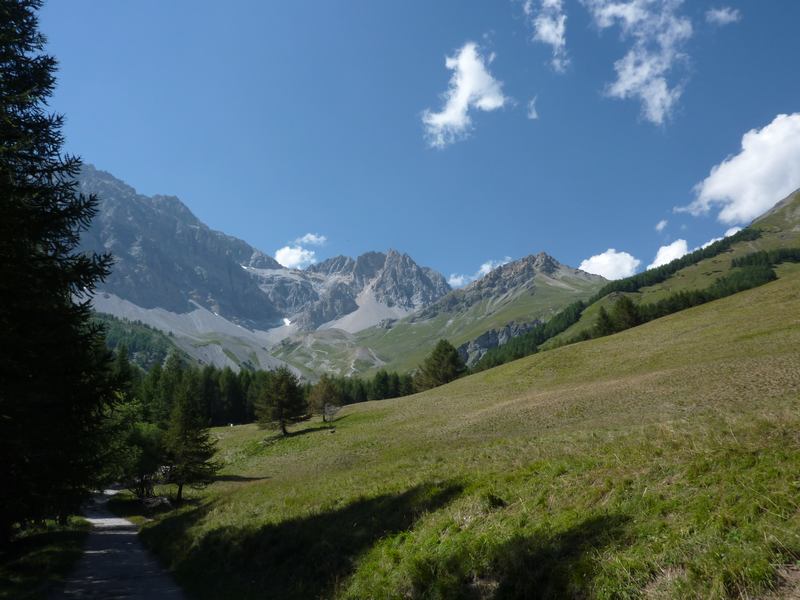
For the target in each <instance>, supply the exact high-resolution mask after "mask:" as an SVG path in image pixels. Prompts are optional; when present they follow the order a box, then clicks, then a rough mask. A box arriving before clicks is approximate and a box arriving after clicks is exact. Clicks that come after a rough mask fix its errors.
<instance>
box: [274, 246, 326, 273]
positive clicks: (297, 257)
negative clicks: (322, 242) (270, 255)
mask: <svg viewBox="0 0 800 600" xmlns="http://www.w3.org/2000/svg"><path fill="white" fill-rule="evenodd" d="M275 260H277V261H278V262H279V263H280V264H282V265H283V266H284V267H286V268H287V269H305V268H306V267H307V266H308V265H313V264H314V263H315V262H317V258H316V253H315V252H314V251H313V250H309V249H308V248H303V247H302V246H284V247H283V248H279V249H278V250H276V251H275Z"/></svg>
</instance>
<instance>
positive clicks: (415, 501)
mask: <svg viewBox="0 0 800 600" xmlns="http://www.w3.org/2000/svg"><path fill="white" fill-rule="evenodd" d="M776 271H777V274H778V280H777V281H773V282H771V283H768V284H766V285H763V286H760V287H757V288H755V289H751V290H748V291H744V292H740V293H737V294H734V295H732V296H730V297H727V298H723V299H721V300H717V301H713V302H710V303H707V304H704V305H702V306H698V307H694V308H691V309H688V310H684V311H681V312H678V313H675V314H672V315H669V316H667V317H664V318H661V319H657V320H655V321H652V322H650V323H647V324H645V325H642V326H639V327H635V328H632V329H629V330H626V331H624V332H622V333H618V334H615V335H610V336H607V337H603V338H599V339H594V340H590V341H587V342H582V343H578V344H573V345H570V346H565V347H562V348H558V349H556V350H553V351H549V352H543V353H540V354H537V355H534V356H530V357H527V358H524V359H522V360H518V361H515V362H513V363H510V364H506V365H503V366H500V367H498V368H495V369H490V370H487V371H485V372H481V373H478V374H476V375H471V376H468V377H464V378H461V379H458V380H456V381H454V382H452V383H450V384H448V385H445V386H441V387H438V388H436V389H433V390H430V391H427V392H424V393H421V394H417V395H414V396H411V397H407V398H400V399H395V400H384V401H381V402H368V403H362V404H357V405H352V406H346V407H344V408H343V409H342V411H341V412H340V413H339V415H338V418H337V419H336V420H335V421H334V423H333V425H334V426H335V428H336V429H335V434H333V435H331V434H329V433H327V432H326V431H327V430H317V425H316V423H314V422H311V423H309V424H308V425H305V426H300V428H302V427H305V428H306V429H305V433H304V434H303V435H298V436H291V437H288V438H285V439H281V440H279V441H277V442H272V443H270V444H263V443H262V440H263V436H264V433H263V431H260V430H259V429H258V428H256V427H255V426H244V427H240V428H223V429H218V430H215V433H216V435H217V436H218V438H219V447H220V452H219V454H218V457H219V459H220V460H222V461H224V462H225V467H224V468H223V473H225V474H227V475H228V477H227V478H226V480H225V481H219V482H217V483H214V484H213V485H212V486H211V487H210V488H208V489H207V490H206V491H204V492H193V497H194V498H195V502H196V503H197V504H196V505H194V506H193V507H191V509H188V508H187V509H186V510H184V511H180V512H178V513H177V514H171V515H162V516H161V517H157V518H156V520H155V521H154V522H152V523H150V524H148V525H147V526H146V528H145V530H144V533H143V535H144V538H145V539H146V540H147V541H148V543H149V544H150V546H151V547H152V548H153V549H154V550H155V551H156V552H158V553H159V555H160V556H161V557H162V559H163V560H165V561H167V563H168V564H170V565H171V566H172V567H173V568H174V569H175V570H176V572H177V573H178V574H179V576H180V578H181V580H182V582H183V583H184V584H185V585H186V586H187V588H188V589H189V590H191V591H192V592H193V593H195V594H196V595H197V596H198V597H201V598H206V597H207V598H213V597H218V596H219V595H220V594H223V593H226V594H231V595H235V596H236V597H241V598H250V597H252V598H257V597H263V596H264V595H265V594H267V595H269V594H270V593H274V594H277V595H282V596H284V597H296V598H303V597H319V596H323V597H338V598H364V597H404V596H425V597H427V596H436V597H471V596H474V595H476V594H478V593H480V594H482V595H483V597H525V596H537V595H543V594H545V591H546V592H547V594H549V595H550V596H551V597H638V596H656V597H703V598H735V597H742V596H749V597H766V596H767V594H768V593H769V590H771V589H775V588H777V596H778V597H781V596H788V595H790V594H791V593H792V591H793V589H794V588H792V587H791V584H790V583H785V582H784V580H783V579H782V575H786V576H787V577H788V576H790V575H791V573H792V572H793V568H794V567H793V566H792V565H794V562H795V560H796V556H797V553H798V552H800V533H798V532H800V521H798V516H797V501H796V474H797V470H798V469H800V459H799V458H798V456H800V454H798V452H797V450H796V446H797V440H796V439H795V438H796V435H795V432H796V430H797V428H798V427H800V421H799V420H798V416H797V415H798V409H799V408H800V407H798V398H799V397H800V371H798V369H797V347H798V346H799V345H800V318H798V315H800V293H798V292H800V267H799V266H798V265H796V264H792V263H784V264H782V265H781V266H779V267H778V268H777V269H776ZM265 474H268V475H269V478H268V479H262V478H263V477H264V476H265ZM287 553H288V554H291V555H292V556H294V557H296V558H297V560H293V561H286V560H281V559H280V557H283V556H286V555H287ZM223 569H225V571H224V576H223V574H222V573H223V571H222V570H223ZM478 586H479V587H478ZM782 586H787V587H782ZM476 589H477V591H476Z"/></svg>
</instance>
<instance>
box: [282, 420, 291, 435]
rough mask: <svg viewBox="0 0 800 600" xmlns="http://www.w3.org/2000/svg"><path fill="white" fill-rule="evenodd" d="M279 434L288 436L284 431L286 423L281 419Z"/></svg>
mask: <svg viewBox="0 0 800 600" xmlns="http://www.w3.org/2000/svg"><path fill="white" fill-rule="evenodd" d="M281 433H282V434H283V435H289V432H288V431H286V422H285V421H284V420H283V419H281Z"/></svg>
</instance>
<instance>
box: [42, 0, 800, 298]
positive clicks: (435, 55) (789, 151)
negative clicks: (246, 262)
mask: <svg viewBox="0 0 800 600" xmlns="http://www.w3.org/2000/svg"><path fill="white" fill-rule="evenodd" d="M798 22H800V2H794V1H792V0H782V1H781V0H775V1H771V2H763V0H750V1H743V0H742V1H733V0H728V1H722V2H706V1H704V0H691V1H690V2H689V1H687V2H680V1H678V0H527V1H525V0H519V1H513V0H509V1H501V0H491V1H489V0H487V1H485V2H477V1H472V2H466V1H462V0H454V1H441V2H439V1H437V2H431V1H430V0H425V1H404V2H378V1H372V0H369V1H368V0H350V1H347V2H316V3H306V2H303V3H300V2H258V1H251V2H244V1H235V2H234V1H232V2H225V3H221V2H188V1H178V0H172V1H170V2H161V1H158V2H156V1H140V2H136V3H133V2H121V1H108V2H96V1H91V0H72V1H70V2H61V1H56V0H50V2H48V3H47V5H46V6H45V7H44V9H43V10H42V12H41V27H42V30H43V31H44V33H45V34H46V35H47V36H48V38H49V46H48V49H49V51H50V52H51V53H52V54H54V55H55V56H56V57H57V58H58V59H59V61H60V72H59V83H58V88H57V91H56V94H55V97H54V98H53V100H52V103H51V106H52V108H53V109H54V110H56V111H59V112H62V113H64V114H65V115H66V117H67V122H66V127H65V133H66V136H67V149H68V150H69V151H70V152H73V153H76V154H79V155H81V156H82V157H83V158H84V160H85V161H87V162H91V163H93V164H95V165H96V166H98V167H99V168H102V169H105V170H107V171H110V172H111V173H113V174H114V175H116V176H117V177H119V178H121V179H123V180H125V181H126V182H128V183H130V184H131V185H133V186H134V187H135V188H137V189H138V190H139V191H140V192H143V193H146V194H155V193H164V194H175V195H177V196H179V197H180V198H181V199H182V200H183V201H184V202H185V203H186V204H187V205H188V206H189V207H190V208H191V209H192V211H193V212H194V213H195V214H196V215H197V216H198V217H199V218H200V219H202V220H203V221H204V222H206V223H207V224H208V225H209V226H211V227H212V228H215V229H220V230H222V231H225V232H226V233H229V234H232V235H236V236H238V237H240V238H243V239H245V240H247V241H248V242H250V243H251V244H253V245H254V246H256V247H258V248H260V249H262V250H264V251H266V252H269V253H271V254H274V253H275V251H276V250H278V249H279V248H283V247H286V246H289V247H295V248H297V250H294V251H286V250H284V253H283V254H282V255H281V256H282V257H283V259H284V260H286V261H287V262H288V261H290V260H294V261H298V260H301V259H302V258H303V257H306V258H308V257H310V256H311V255H310V254H308V253H310V252H313V253H315V254H314V257H315V258H316V259H317V260H321V259H324V258H325V257H328V256H333V255H336V254H348V255H357V254H359V253H361V252H364V251H367V250H384V249H388V248H390V247H392V248H396V249H399V250H402V251H405V252H408V253H409V254H410V255H411V256H412V257H414V258H415V259H416V260H417V261H418V262H420V263H421V264H425V265H428V266H431V267H433V268H435V269H437V270H439V271H441V272H443V273H444V274H445V275H448V276H449V275H451V274H458V275H462V276H463V277H461V278H460V279H459V278H458V277H456V278H454V282H455V281H460V282H462V283H463V282H466V281H468V280H469V279H470V277H472V276H474V274H475V273H477V272H479V270H480V268H481V265H486V264H487V263H489V262H490V261H495V262H496V261H502V260H505V259H507V258H519V257H521V256H524V255H526V254H530V253H535V252H539V251H547V252H548V253H550V254H552V255H553V256H555V257H556V258H558V259H559V260H561V261H562V262H565V263H567V264H570V265H573V266H578V265H580V264H582V263H583V264H584V265H585V266H586V267H587V268H592V269H595V270H597V271H599V272H603V273H606V274H608V275H610V276H620V275H622V274H625V273H628V272H632V271H633V270H641V269H643V268H645V267H646V266H648V265H649V264H651V263H653V262H654V260H655V257H656V255H657V254H660V255H661V259H662V260H666V259H668V258H669V257H671V256H674V255H678V254H680V253H681V252H682V251H684V250H687V249H688V250H691V249H692V248H694V247H697V246H699V245H701V244H702V243H705V242H707V241H708V240H709V239H712V238H714V237H718V236H720V235H723V234H724V233H725V232H726V231H728V230H729V229H730V228H732V227H735V226H738V225H741V224H744V223H746V222H747V221H749V220H750V219H751V218H752V216H753V215H755V214H758V213H759V212H761V211H762V210H763V209H764V208H765V207H768V206H769V205H771V204H772V203H774V202H776V201H778V200H779V199H780V197H778V194H783V193H784V192H786V193H788V191H791V189H794V188H797V187H800V141H798V140H800V77H798V75H797V66H796V62H797V60H796V59H797V58H798V48H797V41H796V40H797V38H796V24H797V23H798ZM534 99H535V102H534V103H533V105H531V101H533V100H534ZM532 107H533V109H535V110H534V111H532V110H531V108H532ZM534 112H535V116H536V117H537V118H529V117H531V116H534V114H533V113H534ZM780 115H786V116H784V117H781V116H780ZM748 132H749V133H748ZM743 144H744V145H743ZM712 169H715V171H714V174H713V175H711V176H710V173H711V171H712ZM686 206H691V208H692V210H691V212H675V210H674V209H675V207H686ZM661 221H666V224H665V225H664V226H663V227H661V228H660V230H659V231H657V230H656V225H657V224H658V223H659V222H661ZM308 233H313V234H317V235H318V236H324V237H325V239H326V241H325V243H324V244H320V243H318V242H319V241H320V240H318V239H317V240H314V239H311V238H308V237H306V238H305V241H300V242H295V240H297V239H299V238H301V237H302V236H304V235H305V234H308ZM315 242H317V243H315ZM611 248H613V249H615V250H616V252H614V253H609V252H608V250H609V249H611ZM623 253H625V254H623ZM592 256H595V259H594V260H590V261H588V262H583V261H585V260H586V259H588V258H590V257H592ZM287 257H288V258H287ZM636 261H638V262H636ZM492 264H494V263H492ZM486 268H487V267H486V266H485V267H484V270H485V269H486Z"/></svg>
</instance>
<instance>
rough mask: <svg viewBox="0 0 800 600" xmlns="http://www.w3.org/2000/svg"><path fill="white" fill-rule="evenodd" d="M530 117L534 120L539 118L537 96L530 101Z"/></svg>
mask: <svg viewBox="0 0 800 600" xmlns="http://www.w3.org/2000/svg"><path fill="white" fill-rule="evenodd" d="M528 118H529V119H530V120H532V121H535V120H536V119H538V118H539V111H537V110H536V96H534V97H533V98H531V99H530V101H529V102H528Z"/></svg>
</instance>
